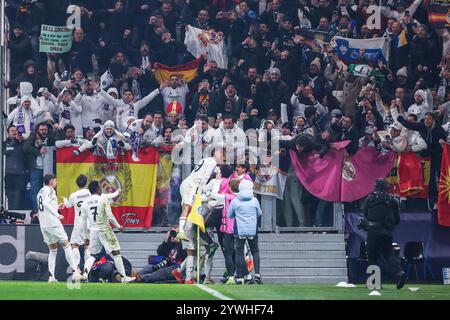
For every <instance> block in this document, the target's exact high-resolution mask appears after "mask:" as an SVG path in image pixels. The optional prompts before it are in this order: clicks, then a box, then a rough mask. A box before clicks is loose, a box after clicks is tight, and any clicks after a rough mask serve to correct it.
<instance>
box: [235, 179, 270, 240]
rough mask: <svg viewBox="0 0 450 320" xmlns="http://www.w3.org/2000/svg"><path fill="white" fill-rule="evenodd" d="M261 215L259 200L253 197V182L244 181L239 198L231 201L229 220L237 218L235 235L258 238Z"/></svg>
mask: <svg viewBox="0 0 450 320" xmlns="http://www.w3.org/2000/svg"><path fill="white" fill-rule="evenodd" d="M261 213H262V211H261V206H260V205H259V202H258V199H256V198H255V197H254V196H253V182H250V181H248V180H243V181H242V182H241V183H240V184H239V193H238V195H237V197H236V198H235V199H234V200H233V201H231V203H230V208H229V209H228V218H236V220H235V225H234V235H235V236H238V237H254V236H256V234H257V231H258V217H259V216H260V215H261Z"/></svg>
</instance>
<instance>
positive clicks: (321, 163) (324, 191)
mask: <svg viewBox="0 0 450 320" xmlns="http://www.w3.org/2000/svg"><path fill="white" fill-rule="evenodd" d="M348 143H349V141H342V142H337V143H333V145H332V147H331V148H330V149H329V151H328V152H327V154H326V155H325V156H324V157H323V158H321V159H315V158H314V155H313V154H308V155H305V154H301V155H300V156H299V155H298V154H297V153H296V152H294V151H293V150H291V151H290V155H291V160H292V165H293V167H294V170H295V174H296V175H297V177H298V179H299V180H300V182H301V183H302V185H303V186H304V187H305V188H306V189H307V190H308V191H309V192H310V193H311V194H312V195H313V196H315V197H317V198H319V199H322V200H326V201H330V202H352V201H356V200H359V199H361V198H363V197H365V196H367V195H368V194H369V193H370V192H372V191H373V190H374V184H375V181H376V179H377V178H384V177H386V176H387V175H388V173H389V171H390V170H391V168H392V165H393V162H394V158H395V153H394V152H389V153H382V152H379V151H378V150H377V149H376V148H374V147H362V148H359V149H358V151H357V152H356V154H354V155H351V156H350V155H348V154H346V151H345V147H346V146H347V145H348Z"/></svg>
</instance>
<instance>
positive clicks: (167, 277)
mask: <svg viewBox="0 0 450 320" xmlns="http://www.w3.org/2000/svg"><path fill="white" fill-rule="evenodd" d="M177 234H178V228H175V227H174V228H172V229H171V230H169V231H168V232H167V234H166V236H165V239H164V241H163V242H162V243H161V244H160V245H159V247H158V249H157V251H156V253H157V255H156V256H155V255H150V256H149V257H148V265H146V266H145V267H144V268H143V269H142V270H141V271H139V272H138V273H137V275H136V282H144V283H155V282H159V283H161V282H175V281H177V282H179V283H182V282H183V276H182V274H181V270H180V271H177V268H178V267H179V266H180V265H181V264H182V263H183V261H184V259H185V258H186V256H187V254H186V250H185V249H183V245H182V243H181V241H180V240H179V239H177Z"/></svg>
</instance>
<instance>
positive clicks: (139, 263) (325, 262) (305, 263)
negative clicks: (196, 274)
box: [127, 256, 347, 269]
mask: <svg viewBox="0 0 450 320" xmlns="http://www.w3.org/2000/svg"><path fill="white" fill-rule="evenodd" d="M127 259H128V260H130V262H131V264H132V265H133V266H136V267H141V268H142V267H143V266H145V265H146V264H147V259H139V258H130V257H129V256H127ZM312 265H313V266H314V267H315V268H329V267H333V268H346V267H347V262H346V260H345V259H317V260H316V259H307V260H306V259H305V260H303V259H286V260H285V259H281V260H280V259H271V258H267V259H264V258H262V259H261V267H263V268H264V267H273V268H282V267H284V268H286V267H289V268H310V267H311V266H312ZM214 267H215V268H219V269H225V260H224V259H223V258H222V257H219V256H215V257H214Z"/></svg>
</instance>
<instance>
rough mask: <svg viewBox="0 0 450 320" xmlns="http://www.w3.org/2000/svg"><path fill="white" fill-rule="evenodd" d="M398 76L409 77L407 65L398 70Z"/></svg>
mask: <svg viewBox="0 0 450 320" xmlns="http://www.w3.org/2000/svg"><path fill="white" fill-rule="evenodd" d="M397 77H405V78H407V77H408V69H406V67H403V68H400V69H398V71H397Z"/></svg>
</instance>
